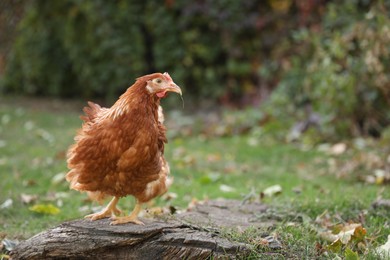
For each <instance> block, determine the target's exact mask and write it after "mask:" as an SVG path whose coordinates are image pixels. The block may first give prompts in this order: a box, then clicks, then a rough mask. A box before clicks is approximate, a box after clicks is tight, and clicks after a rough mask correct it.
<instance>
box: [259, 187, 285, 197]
mask: <svg viewBox="0 0 390 260" xmlns="http://www.w3.org/2000/svg"><path fill="white" fill-rule="evenodd" d="M280 193H282V186H280V185H279V184H277V185H273V186H270V187H268V188H266V189H265V190H264V191H263V194H264V196H267V197H273V196H275V195H279V194H280Z"/></svg>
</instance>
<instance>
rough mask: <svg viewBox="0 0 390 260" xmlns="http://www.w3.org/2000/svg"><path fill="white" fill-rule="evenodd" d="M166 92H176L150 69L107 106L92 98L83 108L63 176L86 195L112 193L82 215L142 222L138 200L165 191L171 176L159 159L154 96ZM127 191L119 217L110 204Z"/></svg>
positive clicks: (160, 132)
mask: <svg viewBox="0 0 390 260" xmlns="http://www.w3.org/2000/svg"><path fill="white" fill-rule="evenodd" d="M168 92H176V93H178V94H180V95H181V94H182V92H181V89H180V88H179V87H178V86H177V85H176V84H175V83H174V82H173V80H172V78H171V77H170V76H169V74H168V73H164V74H161V73H154V74H150V75H145V76H143V77H140V78H138V79H137V80H136V82H135V83H134V85H132V86H131V87H130V88H128V89H127V91H126V92H125V93H124V94H123V95H122V96H121V97H120V98H119V99H118V101H116V103H115V104H114V105H113V106H112V107H111V108H102V107H100V106H99V105H97V104H94V103H92V102H88V105H89V107H85V108H84V112H85V116H82V117H81V118H82V119H83V120H84V123H83V125H82V128H81V129H80V130H79V132H78V134H77V135H76V137H75V141H76V142H75V144H74V145H72V146H71V147H70V148H69V151H68V154H67V157H68V160H67V162H68V168H69V169H70V171H69V172H68V173H67V175H66V180H67V181H69V182H70V187H71V188H72V189H75V190H79V191H87V192H88V195H89V196H90V198H91V199H94V200H97V201H101V200H103V199H104V198H105V197H107V196H113V199H112V200H111V202H110V203H109V204H108V205H107V207H106V208H105V209H103V210H102V211H101V212H98V213H95V214H91V215H87V216H85V217H86V218H89V219H91V220H96V219H101V218H106V217H111V218H112V219H113V221H112V222H111V224H113V225H115V224H122V223H128V222H133V223H136V224H143V223H142V222H141V221H139V220H138V219H137V217H138V213H139V212H140V210H141V204H142V203H145V202H147V201H149V200H151V199H153V198H155V197H157V196H159V195H161V194H163V193H165V192H166V191H167V189H168V187H169V186H170V184H171V183H172V180H171V179H170V178H169V165H168V163H167V162H166V160H165V159H164V144H165V143H166V142H167V139H166V136H165V132H166V129H165V127H164V125H163V120H164V119H163V116H162V109H161V107H160V99H161V98H163V97H165V96H166V94H167V93H168ZM127 195H132V196H134V197H135V198H136V205H135V208H134V210H133V212H132V213H131V214H130V215H129V216H125V217H119V216H117V215H119V214H120V210H119V209H118V208H117V207H116V204H117V203H118V201H119V199H120V198H121V197H125V196H127Z"/></svg>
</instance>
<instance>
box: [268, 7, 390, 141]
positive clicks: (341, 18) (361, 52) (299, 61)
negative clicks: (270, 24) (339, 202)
mask: <svg viewBox="0 0 390 260" xmlns="http://www.w3.org/2000/svg"><path fill="white" fill-rule="evenodd" d="M362 9H364V8H363V7H361V6H359V5H358V4H357V3H356V2H354V1H349V2H347V3H344V4H338V3H337V4H336V3H330V4H329V5H328V6H327V9H326V11H325V15H324V17H323V22H322V26H321V27H319V28H311V29H308V28H302V29H300V30H297V31H295V32H293V34H292V39H293V46H295V52H296V54H295V55H293V56H292V57H291V58H290V61H289V63H288V65H287V66H285V72H284V74H283V76H282V77H281V81H280V83H279V85H278V88H277V90H276V91H275V92H274V93H273V97H272V101H271V107H272V108H273V110H274V112H273V113H276V114H275V115H277V116H279V117H280V118H286V116H288V117H290V118H291V117H292V118H294V117H295V115H297V114H301V116H302V110H303V107H304V106H307V105H308V104H310V105H311V106H312V108H313V111H314V112H316V113H318V114H319V115H320V116H321V119H322V120H321V123H322V126H321V130H322V132H321V134H322V136H323V138H326V139H328V140H337V139H340V138H343V137H350V136H358V135H372V136H376V137H378V136H380V133H381V131H382V130H383V129H384V127H385V126H387V125H388V124H389V123H390V110H389V105H390V72H389V70H388V69H387V68H389V65H390V64H389V63H390V59H389V52H390V19H389V12H388V9H387V8H386V6H385V5H384V4H381V3H377V4H375V5H372V6H368V7H367V10H366V12H362ZM275 108H277V111H275Z"/></svg>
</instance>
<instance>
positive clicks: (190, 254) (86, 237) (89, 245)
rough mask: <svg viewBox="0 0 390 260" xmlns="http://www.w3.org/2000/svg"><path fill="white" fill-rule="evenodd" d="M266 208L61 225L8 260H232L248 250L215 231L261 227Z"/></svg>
mask: <svg viewBox="0 0 390 260" xmlns="http://www.w3.org/2000/svg"><path fill="white" fill-rule="evenodd" d="M265 210H266V206H265V205H263V204H259V203H250V204H244V205H242V204H241V202H240V201H234V200H221V201H209V202H207V203H204V204H203V205H197V206H196V207H195V208H194V209H193V210H192V211H190V212H185V213H181V214H177V215H171V216H164V217H159V218H158V219H146V218H145V219H142V221H143V222H144V223H145V226H140V225H134V224H124V225H115V226H111V225H109V223H110V220H109V219H103V220H97V221H90V220H84V219H83V220H75V221H70V222H65V223H63V224H61V225H59V226H57V227H55V228H52V229H49V230H47V231H44V232H42V233H39V234H37V235H35V236H34V237H32V238H30V239H28V240H26V241H23V242H21V243H20V244H19V245H18V246H17V247H16V249H15V250H14V251H13V252H12V255H11V256H12V258H13V259H61V258H66V259H234V258H242V257H245V256H246V255H248V254H250V252H251V251H250V246H249V245H247V244H243V243H238V242H235V241H231V240H229V239H227V238H226V237H224V236H222V235H221V230H225V231H226V230H234V229H237V230H240V231H243V230H245V229H246V228H248V227H259V228H262V227H267V226H270V225H272V223H270V222H267V223H264V222H263V223H262V222H259V221H258V219H257V218H256V215H257V214H260V213H261V212H264V211H265Z"/></svg>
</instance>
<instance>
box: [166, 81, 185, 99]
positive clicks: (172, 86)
mask: <svg viewBox="0 0 390 260" xmlns="http://www.w3.org/2000/svg"><path fill="white" fill-rule="evenodd" d="M167 91H171V92H175V93H177V94H179V95H180V96H182V93H181V88H180V87H179V86H178V85H176V84H175V83H173V82H172V83H171V84H170V85H169V87H168V88H167Z"/></svg>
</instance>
